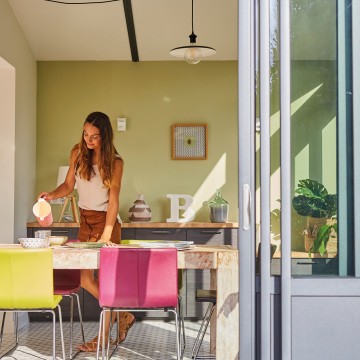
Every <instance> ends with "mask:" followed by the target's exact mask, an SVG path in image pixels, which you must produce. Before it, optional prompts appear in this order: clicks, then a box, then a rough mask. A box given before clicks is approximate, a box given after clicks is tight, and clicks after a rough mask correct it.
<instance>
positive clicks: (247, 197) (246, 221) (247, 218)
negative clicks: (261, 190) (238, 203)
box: [242, 184, 251, 231]
mask: <svg viewBox="0 0 360 360" xmlns="http://www.w3.org/2000/svg"><path fill="white" fill-rule="evenodd" d="M242 205H243V206H242V214H243V215H242V219H243V225H242V228H243V230H245V231H246V230H249V228H250V223H251V191H250V186H249V184H244V185H243V187H242Z"/></svg>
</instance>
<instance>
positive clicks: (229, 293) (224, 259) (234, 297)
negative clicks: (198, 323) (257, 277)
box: [210, 251, 239, 360]
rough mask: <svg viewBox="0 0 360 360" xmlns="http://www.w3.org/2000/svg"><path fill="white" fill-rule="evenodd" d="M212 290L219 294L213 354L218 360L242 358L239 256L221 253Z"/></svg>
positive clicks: (213, 335) (214, 326)
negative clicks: (240, 355) (240, 349)
mask: <svg viewBox="0 0 360 360" xmlns="http://www.w3.org/2000/svg"><path fill="white" fill-rule="evenodd" d="M211 287H212V289H216V290H217V305H216V309H215V311H214V314H213V317H212V319H211V325H210V326H211V328H210V350H211V352H212V353H216V359H227V360H235V359H238V357H239V275H238V253H237V252H233V251H231V252H230V251H229V252H219V253H218V259H217V269H213V270H211Z"/></svg>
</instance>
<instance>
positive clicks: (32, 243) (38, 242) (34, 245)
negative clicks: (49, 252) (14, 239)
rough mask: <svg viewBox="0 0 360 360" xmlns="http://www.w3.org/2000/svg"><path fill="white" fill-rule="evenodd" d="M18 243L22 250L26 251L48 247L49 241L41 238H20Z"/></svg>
mask: <svg viewBox="0 0 360 360" xmlns="http://www.w3.org/2000/svg"><path fill="white" fill-rule="evenodd" d="M18 240H19V243H20V244H21V246H22V247H23V248H27V249H39V248H46V247H49V246H50V239H41V238H20V239H18Z"/></svg>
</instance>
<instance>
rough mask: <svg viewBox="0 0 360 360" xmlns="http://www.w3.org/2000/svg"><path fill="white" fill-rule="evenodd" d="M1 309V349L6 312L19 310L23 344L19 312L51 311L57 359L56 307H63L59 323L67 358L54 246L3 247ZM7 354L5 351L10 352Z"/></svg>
mask: <svg viewBox="0 0 360 360" xmlns="http://www.w3.org/2000/svg"><path fill="white" fill-rule="evenodd" d="M0 284H1V286H0V311H4V314H3V320H2V326H1V331H0V349H1V343H2V338H3V331H4V322H5V314H6V313H7V312H13V313H15V335H16V344H15V346H14V347H12V348H11V349H10V350H9V351H7V352H6V354H8V353H10V352H11V351H12V350H14V349H15V348H16V347H17V346H18V344H19V336H18V313H20V312H49V313H51V314H52V317H53V359H54V360H55V359H56V347H55V338H56V337H55V331H56V326H55V325H56V317H55V312H54V309H55V308H56V307H57V308H58V311H59V324H60V335H61V346H62V353H63V359H64V360H65V346H64V335H63V329H62V315H61V308H60V306H59V303H60V301H61V299H62V296H60V295H54V284H53V255H52V250H51V249H22V248H20V249H14V248H12V249H11V248H0ZM6 354H3V356H4V355H6Z"/></svg>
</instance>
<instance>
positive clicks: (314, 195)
mask: <svg viewBox="0 0 360 360" xmlns="http://www.w3.org/2000/svg"><path fill="white" fill-rule="evenodd" d="M295 194H297V196H295V197H294V198H293V200H292V204H293V207H294V209H295V211H296V212H297V213H298V214H299V215H302V216H311V217H315V218H323V217H325V218H330V217H332V216H335V215H336V212H337V195H330V194H328V191H327V190H326V188H325V186H324V185H322V184H320V183H319V182H317V181H315V180H310V179H306V180H300V181H299V185H298V188H297V189H296V190H295Z"/></svg>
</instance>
